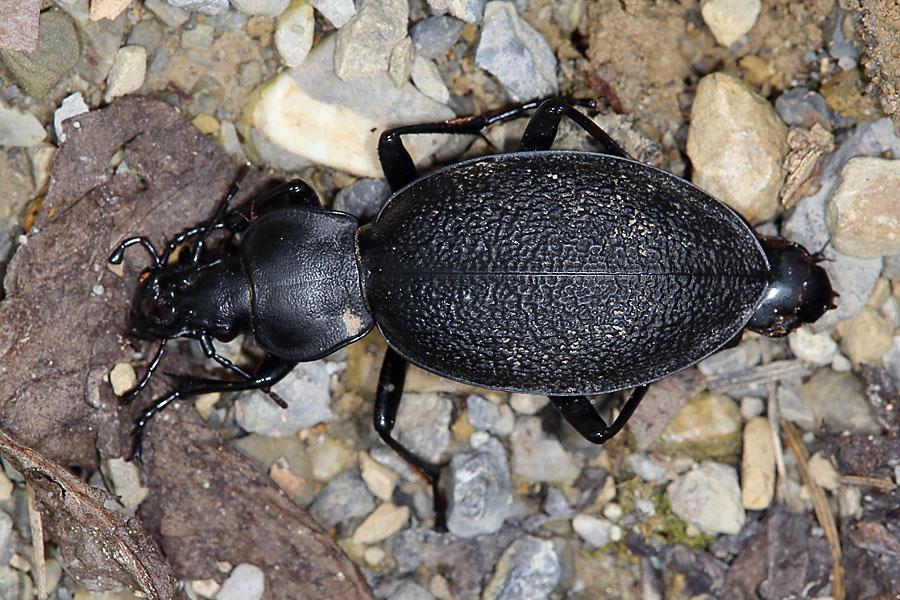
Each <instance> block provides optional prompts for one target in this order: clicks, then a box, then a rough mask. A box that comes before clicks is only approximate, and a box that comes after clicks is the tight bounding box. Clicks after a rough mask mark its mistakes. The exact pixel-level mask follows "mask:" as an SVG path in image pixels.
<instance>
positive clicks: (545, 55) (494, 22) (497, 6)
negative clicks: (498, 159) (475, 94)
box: [456, 1, 559, 102]
mask: <svg viewBox="0 0 900 600" xmlns="http://www.w3.org/2000/svg"><path fill="white" fill-rule="evenodd" d="M456 16H459V15H456ZM475 66H477V67H478V68H480V69H484V70H485V71H487V72H489V73H490V74H491V75H493V76H494V77H496V78H497V79H498V80H499V81H500V83H501V84H502V85H503V87H504V89H505V90H506V92H507V94H509V97H510V98H511V99H512V100H513V101H514V102H523V101H525V100H530V99H532V98H541V97H543V96H549V95H551V94H555V93H556V92H557V91H558V90H559V84H558V82H557V79H556V56H554V54H553V50H551V49H550V46H549V45H548V44H547V41H546V40H545V39H544V38H543V37H542V36H541V34H540V33H538V31H537V30H536V29H535V28H534V27H532V26H531V25H530V24H529V23H528V22H527V21H525V20H524V19H523V18H522V17H520V16H519V13H518V12H516V5H515V4H514V3H513V2H500V1H494V2H488V3H487V4H486V5H485V8H484V24H483V25H482V28H481V38H480V39H479V41H478V47H477V48H476V51H475Z"/></svg>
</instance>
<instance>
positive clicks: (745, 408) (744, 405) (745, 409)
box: [741, 396, 766, 421]
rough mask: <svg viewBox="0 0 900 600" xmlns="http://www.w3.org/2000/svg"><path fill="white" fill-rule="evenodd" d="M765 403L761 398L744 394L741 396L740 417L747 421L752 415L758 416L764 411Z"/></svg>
mask: <svg viewBox="0 0 900 600" xmlns="http://www.w3.org/2000/svg"><path fill="white" fill-rule="evenodd" d="M765 409H766V405H765V403H764V402H763V401H762V399H761V398H754V397H753V396H744V397H743V398H741V418H742V419H743V420H744V421H749V420H750V419H752V418H753V417H758V416H759V415H761V414H763V411H765Z"/></svg>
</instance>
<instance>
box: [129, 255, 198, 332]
mask: <svg viewBox="0 0 900 600" xmlns="http://www.w3.org/2000/svg"><path fill="white" fill-rule="evenodd" d="M179 271H180V269H178V268H177V267H176V268H172V267H163V268H154V269H150V270H149V271H145V272H144V274H143V275H142V276H141V283H140V286H139V287H138V291H137V296H136V297H135V300H134V305H133V307H132V311H131V329H132V332H133V333H134V334H135V335H138V336H140V337H145V338H158V339H169V338H176V337H181V336H183V335H184V332H185V331H186V330H190V329H192V327H191V326H190V324H189V322H188V317H189V315H186V314H184V312H183V311H182V310H180V307H179V302H178V299H179V298H180V297H181V294H182V290H183V289H184V288H185V286H186V283H187V282H186V281H185V278H184V277H183V276H182V274H181V273H179Z"/></svg>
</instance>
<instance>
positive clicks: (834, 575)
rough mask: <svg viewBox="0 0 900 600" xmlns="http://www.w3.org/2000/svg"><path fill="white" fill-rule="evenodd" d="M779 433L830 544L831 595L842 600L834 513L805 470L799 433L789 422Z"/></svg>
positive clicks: (807, 457)
mask: <svg viewBox="0 0 900 600" xmlns="http://www.w3.org/2000/svg"><path fill="white" fill-rule="evenodd" d="M781 431H782V434H783V435H784V441H785V445H786V446H787V449H788V452H790V453H791V456H792V457H793V458H794V462H795V463H796V464H797V471H798V472H799V473H800V479H802V480H803V483H805V484H806V486H807V487H808V488H809V493H810V496H812V502H813V509H814V510H815V511H816V519H817V520H818V521H819V525H820V526H821V527H822V530H823V531H824V532H825V539H827V540H828V541H829V542H830V543H831V556H832V557H833V558H834V564H833V565H832V567H831V595H832V597H833V598H835V599H836V600H843V599H844V597H845V596H846V595H847V591H846V590H845V589H844V568H843V566H842V565H841V540H840V538H839V537H838V530H837V525H836V524H835V521H834V513H832V512H831V507H830V506H828V499H827V498H826V497H825V491H824V490H823V489H822V486H820V485H818V484H817V483H816V482H815V481H813V479H812V477H811V476H810V474H809V469H808V468H807V463H808V462H809V452H807V450H806V446H805V445H804V444H803V440H802V439H800V433H799V432H798V431H797V427H796V426H794V424H793V423H791V422H790V421H785V420H782V421H781Z"/></svg>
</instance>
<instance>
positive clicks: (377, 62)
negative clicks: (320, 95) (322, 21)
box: [334, 0, 409, 81]
mask: <svg viewBox="0 0 900 600" xmlns="http://www.w3.org/2000/svg"><path fill="white" fill-rule="evenodd" d="M408 16H409V6H408V3H407V0H363V2H362V4H361V5H360V8H359V11H358V12H357V13H356V14H355V15H354V16H353V18H352V19H350V21H349V22H347V23H346V24H345V25H344V26H343V27H341V28H340V29H339V30H338V33H337V36H336V42H337V44H336V46H335V51H334V73H335V74H336V75H337V76H338V77H339V78H340V79H342V80H344V81H358V80H360V79H363V78H365V77H372V76H374V75H378V74H379V73H384V72H387V69H388V64H389V63H390V57H391V51H392V50H393V49H394V45H395V44H396V43H397V42H399V41H400V40H401V39H403V38H404V37H405V36H406V22H407V19H408Z"/></svg>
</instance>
